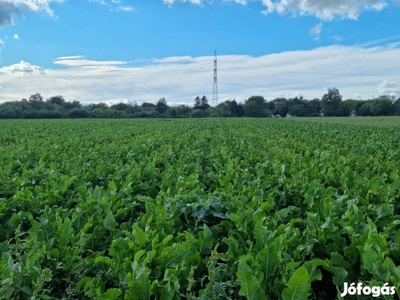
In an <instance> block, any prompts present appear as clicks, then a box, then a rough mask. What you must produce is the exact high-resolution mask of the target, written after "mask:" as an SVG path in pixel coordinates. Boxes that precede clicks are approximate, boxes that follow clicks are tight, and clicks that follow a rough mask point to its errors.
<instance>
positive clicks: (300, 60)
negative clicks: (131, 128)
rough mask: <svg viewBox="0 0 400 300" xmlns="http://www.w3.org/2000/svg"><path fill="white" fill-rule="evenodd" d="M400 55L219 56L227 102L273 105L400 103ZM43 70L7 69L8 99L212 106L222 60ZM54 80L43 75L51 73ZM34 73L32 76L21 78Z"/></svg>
mask: <svg viewBox="0 0 400 300" xmlns="http://www.w3.org/2000/svg"><path fill="white" fill-rule="evenodd" d="M399 56H400V48H399V47H394V46H392V45H388V46H385V47H370V48H365V47H361V46H352V47H349V46H343V45H333V46H329V47H321V48H316V49H313V50H307V51H290V52H282V53H276V54H270V55H264V56H259V57H251V56H248V55H221V56H219V57H218V85H219V86H218V90H219V99H227V98H229V97H230V98H235V99H236V100H237V101H243V100H244V99H245V98H248V97H250V96H252V95H263V96H264V97H266V98H267V99H268V100H272V99H274V98H276V97H278V96H279V95H282V96H285V97H291V96H294V95H298V94H300V95H303V96H304V97H305V98H306V99H313V98H321V97H322V95H323V94H324V93H325V92H326V89H324V88H332V87H337V88H338V89H339V91H340V93H341V94H342V95H343V99H348V98H354V97H355V96H354V95H358V96H359V98H361V99H371V98H374V97H377V96H379V95H380V94H390V93H396V94H397V96H400V78H399V76H400V73H399V70H400V60H399V59H398V57H399ZM54 64H55V67H54V68H47V70H43V69H42V68H40V67H38V66H34V65H32V64H29V63H27V62H21V63H19V64H16V65H12V66H8V67H3V68H2V69H0V80H1V81H2V83H1V86H2V87H3V88H2V93H1V94H2V100H3V99H4V100H5V99H7V100H20V99H22V98H23V97H25V98H26V97H29V95H31V94H33V93H36V92H40V93H41V94H42V95H43V96H44V97H50V96H53V95H58V94H61V95H63V96H64V97H65V98H66V99H67V100H69V101H72V100H74V99H78V100H79V101H81V102H82V103H91V102H109V101H114V102H116V101H122V100H124V99H125V100H127V99H131V100H134V101H137V102H138V103H141V102H143V101H147V102H156V101H157V100H158V99H159V98H161V97H165V98H166V100H167V101H168V102H169V103H170V104H171V103H187V104H192V103H193V99H194V98H195V97H196V96H197V95H200V96H201V95H206V96H207V97H208V99H212V83H213V67H214V56H213V55H210V56H202V57H190V56H183V57H166V58H160V59H153V60H149V61H147V63H145V62H143V61H142V62H139V63H138V64H139V65H140V66H141V67H140V68H138V67H136V65H135V64H134V63H133V64H132V63H129V62H124V61H118V60H115V61H114V60H110V61H95V60H89V59H86V58H85V57H82V56H64V57H59V58H57V59H55V60H54ZM44 72H45V73H46V76H42V74H43V73H44ZM21 74H29V76H16V75H21Z"/></svg>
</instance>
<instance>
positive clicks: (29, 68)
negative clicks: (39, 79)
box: [0, 60, 46, 76]
mask: <svg viewBox="0 0 400 300" xmlns="http://www.w3.org/2000/svg"><path fill="white" fill-rule="evenodd" d="M2 73H3V74H12V75H19V76H24V75H31V74H40V75H44V74H46V70H45V69H43V68H41V67H38V66H35V65H31V64H30V63H28V62H25V61H23V60H21V61H20V62H19V63H17V64H13V65H11V66H7V67H2V68H0V75H1V74H2Z"/></svg>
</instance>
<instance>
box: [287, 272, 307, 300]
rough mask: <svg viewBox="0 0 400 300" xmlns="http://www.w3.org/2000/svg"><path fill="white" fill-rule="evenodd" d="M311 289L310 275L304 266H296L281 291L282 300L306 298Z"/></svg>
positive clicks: (305, 299) (301, 299)
mask: <svg viewBox="0 0 400 300" xmlns="http://www.w3.org/2000/svg"><path fill="white" fill-rule="evenodd" d="M310 289H311V284H310V276H309V275H308V272H307V269H306V268H305V267H300V268H298V269H297V270H296V271H295V272H294V273H293V275H292V276H291V277H290V279H289V281H288V283H287V288H285V289H284V290H283V292H282V299H283V300H303V299H304V300H307V299H308V294H309V292H310Z"/></svg>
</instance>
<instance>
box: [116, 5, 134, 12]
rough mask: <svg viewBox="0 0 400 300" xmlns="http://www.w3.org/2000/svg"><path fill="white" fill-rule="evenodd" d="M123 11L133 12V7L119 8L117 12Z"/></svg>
mask: <svg viewBox="0 0 400 300" xmlns="http://www.w3.org/2000/svg"><path fill="white" fill-rule="evenodd" d="M119 10H122V11H133V7H132V6H120V7H118V8H117V11H119Z"/></svg>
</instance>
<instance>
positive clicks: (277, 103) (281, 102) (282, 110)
mask: <svg viewBox="0 0 400 300" xmlns="http://www.w3.org/2000/svg"><path fill="white" fill-rule="evenodd" d="M272 102H273V103H274V111H273V114H274V115H280V116H281V117H285V116H286V115H287V113H288V110H289V108H288V100H287V99H286V98H276V99H274V100H273V101H272Z"/></svg>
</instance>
